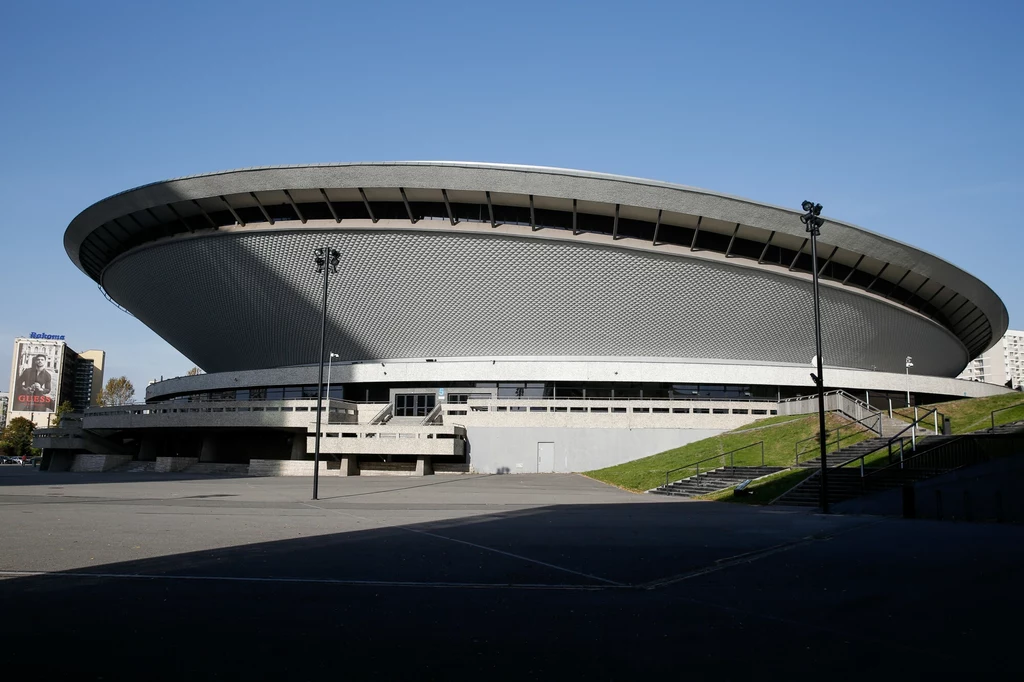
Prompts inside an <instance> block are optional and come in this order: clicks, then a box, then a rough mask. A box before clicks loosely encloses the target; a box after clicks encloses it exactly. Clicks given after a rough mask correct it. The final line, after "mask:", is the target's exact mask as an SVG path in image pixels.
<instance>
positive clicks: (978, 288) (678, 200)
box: [64, 161, 1009, 347]
mask: <svg viewBox="0 0 1024 682" xmlns="http://www.w3.org/2000/svg"><path fill="white" fill-rule="evenodd" d="M355 187H361V188H377V187H381V188H399V187H401V188H408V189H436V190H441V189H446V190H449V191H451V190H464V191H477V192H485V191H490V192H495V193H503V194H518V195H537V196H544V197H554V198H561V199H579V200H584V201H589V202H594V203H601V204H608V205H624V206H632V207H639V208H647V209H654V210H658V209H664V210H667V211H674V212H678V213H685V214H690V215H696V216H705V217H712V218H716V219H718V220H722V221H727V222H735V223H737V224H742V225H747V226H751V227H756V228H760V229H763V230H769V231H776V232H780V233H783V234H790V235H794V236H801V237H802V236H805V233H804V230H803V226H802V225H801V223H800V220H799V216H800V212H799V211H795V210H792V209H787V208H782V207H778V206H773V205H770V204H765V203H760V202H754V201H751V200H748V199H743V198H740V197H736V196H731V195H727V194H721V193H716V192H712V191H709V190H704V189H698V188H694V187H688V186H685V185H677V184H672V183H666V182H659V181H654V180H645V179H641V178H634V177H628V176H619V175H612V174H605V173H594V172H587V171H577V170H570V169H563V168H549V167H543V166H519V165H508V164H490V163H469V162H452V161H397V162H368V163H336V164H315V165H295V166H268V167H256V168H243V169H237V170H229V171H220V172H214V173H207V174H201V175H191V176H186V177H181V178H176V179H171V180H165V181H161V182H154V183H150V184H146V185H142V186H140V187H136V188H134V189H130V190H126V191H124V192H120V193H118V194H114V195H112V196H110V197H107V198H105V199H103V200H101V201H99V202H97V203H95V204H93V205H92V206H89V207H88V208H86V209H85V210H83V211H82V212H81V213H80V214H79V215H78V216H76V217H75V218H74V220H72V222H71V224H70V225H69V226H68V228H67V230H66V231H65V234H64V247H65V250H66V251H67V253H68V256H69V257H70V258H71V260H72V262H74V264H75V265H76V267H78V268H79V269H80V270H82V271H83V272H85V269H84V268H83V266H82V263H81V260H80V255H79V250H80V248H81V246H82V244H83V242H84V241H85V239H86V238H87V237H88V236H89V235H90V234H91V233H92V231H94V230H96V229H97V228H98V227H100V226H101V225H103V224H104V223H106V222H107V221H109V220H112V219H114V218H118V217H121V216H124V215H127V214H130V213H134V212H136V211H143V210H145V209H150V208H154V207H157V206H162V205H167V204H173V203H176V202H181V201H189V200H196V199H205V198H209V197H216V196H222V195H230V194H239V193H247V192H261V191H272V190H281V189H296V190H298V189H320V188H355ZM823 231H824V232H825V235H827V236H825V235H823V237H822V239H823V240H825V241H827V242H828V243H830V244H833V245H835V246H839V247H841V248H843V249H847V250H850V251H854V252H859V253H862V254H867V255H870V256H871V257H872V258H876V259H879V260H884V261H885V262H887V263H892V264H895V265H897V266H899V267H901V268H904V269H908V270H913V271H914V272H915V273H918V274H920V275H922V276H924V277H928V278H930V279H933V280H935V281H937V282H940V283H941V284H943V285H945V287H947V288H948V289H950V290H953V291H956V292H958V293H960V294H961V295H962V296H964V297H965V298H967V299H969V300H970V301H971V302H973V303H974V304H975V305H976V306H978V308H980V309H981V310H982V312H983V314H984V315H985V316H986V318H987V319H988V321H989V323H990V325H991V328H992V338H991V341H990V344H989V346H988V347H991V345H992V344H994V343H995V342H996V341H998V339H999V338H1001V337H1002V336H1003V334H1004V333H1005V332H1006V329H1007V328H1008V327H1009V314H1008V313H1007V310H1006V307H1005V305H1004V304H1003V302H1002V300H1001V299H1000V298H999V297H998V296H997V295H996V293H995V292H994V291H993V290H992V289H991V288H990V287H988V285H986V284H985V283H984V282H982V281H981V280H979V279H978V278H976V277H974V276H973V275H971V274H969V273H967V272H966V271H964V270H962V269H960V268H958V267H957V266H955V265H953V264H952V263H949V262H948V261H945V260H943V259H941V258H939V257H938V256H935V255H933V254H931V253H928V252H926V251H923V250H921V249H917V248H915V247H912V246H909V245H907V244H904V243H902V242H899V241H897V240H894V239H891V238H889V237H885V236H883V235H880V234H877V233H874V232H871V231H869V230H866V229H864V228H861V227H857V226H855V225H852V224H850V223H844V222H842V221H838V220H834V219H831V218H828V219H827V222H826V226H825V227H824V228H823Z"/></svg>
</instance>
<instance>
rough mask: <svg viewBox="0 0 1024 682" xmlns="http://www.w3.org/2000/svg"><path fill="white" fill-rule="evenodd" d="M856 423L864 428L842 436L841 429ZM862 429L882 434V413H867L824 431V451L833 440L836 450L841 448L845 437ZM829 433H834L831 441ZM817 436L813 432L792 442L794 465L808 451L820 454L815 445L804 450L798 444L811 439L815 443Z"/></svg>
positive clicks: (797, 463)
mask: <svg viewBox="0 0 1024 682" xmlns="http://www.w3.org/2000/svg"><path fill="white" fill-rule="evenodd" d="M866 422H874V425H872V424H870V423H866ZM857 425H860V426H862V427H864V428H862V429H859V430H856V431H853V432H851V433H850V434H849V435H847V436H846V438H843V436H842V431H843V429H848V428H850V427H853V426H857ZM864 430H869V431H871V432H872V433H877V434H878V435H882V413H881V412H876V413H875V414H874V415H869V416H867V417H865V418H864V419H858V420H857V421H855V422H851V423H849V424H840V425H839V426H837V427H836V428H834V429H829V430H827V431H825V452H826V454H827V453H828V446H829V445H830V444H831V443H833V442H834V443H835V446H836V450H841V449H842V448H841V447H840V445H841V444H842V442H843V440H846V439H849V438H853V437H854V436H855V435H857V434H858V433H862V432H863V431H864ZM830 433H835V434H836V439H835V441H831V440H830V439H829V434H830ZM818 437H819V436H818V434H815V435H813V436H809V437H807V438H804V439H803V440H799V441H797V442H796V443H795V444H794V446H793V451H794V454H795V456H794V458H793V462H794V466H796V465H799V464H800V458H801V457H802V456H803V455H806V454H808V453H814V455H815V456H820V454H821V450H820V448H818V447H817V445H816V446H815V447H814V448H812V449H805V450H801V449H800V446H801V445H803V444H804V443H806V442H807V441H812V440H813V441H814V442H815V444H817V442H818ZM836 450H833V452H835V451H836Z"/></svg>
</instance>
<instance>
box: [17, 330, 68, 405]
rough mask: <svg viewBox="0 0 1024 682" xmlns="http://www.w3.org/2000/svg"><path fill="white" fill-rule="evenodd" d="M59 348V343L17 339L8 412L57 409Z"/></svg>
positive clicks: (60, 347)
mask: <svg viewBox="0 0 1024 682" xmlns="http://www.w3.org/2000/svg"><path fill="white" fill-rule="evenodd" d="M62 350H63V344H60V343H39V342H37V343H25V342H20V343H18V348H17V355H16V358H17V359H16V361H15V365H14V367H15V373H14V391H13V392H12V394H11V401H10V406H9V407H8V411H9V412H10V413H14V412H54V411H55V410H56V409H57V391H58V390H59V388H60V365H61V361H62V358H61V354H62V353H61V351H62Z"/></svg>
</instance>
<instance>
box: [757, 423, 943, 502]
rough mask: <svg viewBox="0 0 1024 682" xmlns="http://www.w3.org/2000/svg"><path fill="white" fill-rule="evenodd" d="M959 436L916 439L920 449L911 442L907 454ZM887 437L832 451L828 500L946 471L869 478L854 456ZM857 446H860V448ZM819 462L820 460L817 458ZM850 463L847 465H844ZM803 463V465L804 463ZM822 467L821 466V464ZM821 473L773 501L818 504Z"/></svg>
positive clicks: (915, 471)
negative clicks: (861, 470)
mask: <svg viewBox="0 0 1024 682" xmlns="http://www.w3.org/2000/svg"><path fill="white" fill-rule="evenodd" d="M956 438H959V436H929V437H928V438H925V439H919V440H918V441H917V450H916V451H915V452H911V450H910V445H909V443H908V444H906V445H905V446H904V447H905V451H904V455H905V456H906V457H910V456H911V454H915V455H916V454H922V453H925V452H927V451H929V450H932V449H934V448H937V447H939V446H941V445H945V444H946V443H948V442H949V441H951V440H954V439H956ZM887 442H888V440H887V439H885V438H872V439H870V440H865V441H861V442H860V443H857V444H855V445H851V446H850V447H848V448H843V449H842V450H839V451H837V452H833V453H829V455H828V458H827V459H826V462H828V467H829V469H828V501H829V502H830V503H832V502H842V501H844V500H849V499H852V498H854V497H859V496H861V495H866V494H869V493H874V492H878V491H881V490H889V489H891V488H897V487H899V486H901V485H903V484H904V483H912V482H914V481H920V480H923V479H926V478H931V477H932V476H937V475H938V474H942V473H945V471H946V470H945V469H935V468H916V467H915V468H907V469H900V468H892V469H888V470H886V471H885V472H884V473H881V474H879V475H875V476H870V477H868V478H867V479H862V478H861V473H860V466H859V465H858V463H856V462H854V461H853V460H854V459H857V458H859V457H860V455H862V454H864V455H866V454H870V453H872V452H874V451H876V450H879V449H881V448H883V447H885V446H886V443H887ZM858 446H860V447H859V448H858ZM892 456H893V460H892V461H893V462H898V461H899V450H898V449H895V448H894V450H893V455H892ZM815 462H820V460H817V459H816V460H815ZM846 463H849V465H848V466H843V464H846ZM801 466H803V464H801ZM819 466H820V465H819ZM820 495H821V472H820V471H815V472H814V474H813V475H811V476H810V477H808V478H807V479H805V480H804V481H802V482H801V483H799V484H797V485H796V486H795V487H793V488H791V489H790V490H789V491H788V492H786V493H785V494H783V495H782V496H781V497H779V498H778V499H776V500H775V501H773V502H772V504H780V505H789V506H795V507H817V506H818V505H819V504H820V503H821V499H820Z"/></svg>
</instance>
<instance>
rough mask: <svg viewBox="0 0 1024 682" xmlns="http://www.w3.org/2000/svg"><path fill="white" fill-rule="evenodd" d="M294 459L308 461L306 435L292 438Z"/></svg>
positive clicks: (298, 434)
mask: <svg viewBox="0 0 1024 682" xmlns="http://www.w3.org/2000/svg"><path fill="white" fill-rule="evenodd" d="M291 458H292V459H306V433H305V432H302V433H296V434H295V435H293V436H292V456H291Z"/></svg>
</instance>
